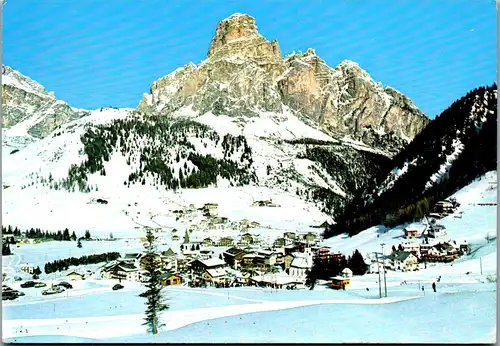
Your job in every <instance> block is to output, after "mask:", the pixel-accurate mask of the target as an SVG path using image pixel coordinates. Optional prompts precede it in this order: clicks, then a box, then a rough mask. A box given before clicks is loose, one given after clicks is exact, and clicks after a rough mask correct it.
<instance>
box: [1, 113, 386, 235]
mask: <svg viewBox="0 0 500 346" xmlns="http://www.w3.org/2000/svg"><path fill="white" fill-rule="evenodd" d="M203 124H206V125H208V126H205V125H203ZM130 126H132V128H133V130H132V131H128V130H126V129H128V128H130ZM162 128H163V129H164V130H161V129H162ZM96 131H97V132H96ZM99 131H101V132H99ZM161 131H164V132H161ZM96 133H97V135H96ZM114 133H115V134H116V133H118V134H119V139H117V140H116V141H114V140H111V139H110V138H112V137H110V136H113V134H114ZM84 134H86V135H88V136H90V137H86V138H87V139H86V140H85V143H87V144H85V145H84V143H83V142H82V139H81V138H82V135H84ZM160 134H161V135H160ZM101 138H102V139H101ZM103 139H104V140H105V141H106V140H108V142H107V144H105V145H104V146H103V147H104V148H108V149H106V150H107V152H106V154H103V155H107V159H106V158H101V160H102V161H101V164H102V168H99V169H98V170H96V171H95V173H91V172H90V171H86V172H87V173H85V174H86V177H87V178H86V180H85V182H84V187H83V190H82V191H84V192H86V193H81V192H79V187H78V184H77V183H75V182H74V181H73V182H72V184H73V185H71V186H70V185H68V183H67V182H68V177H69V176H68V169H69V168H70V167H71V166H72V165H77V166H78V165H79V167H81V169H87V168H85V167H87V166H85V165H86V164H85V162H86V161H87V160H89V153H91V155H92V153H94V154H95V150H94V151H92V150H93V149H89V148H95V145H97V146H98V147H100V145H102V144H100V143H103V142H101V141H102V140H103ZM301 140H305V141H306V143H312V144H304V143H302V142H300V141H301ZM311 141H312V142H311ZM89 143H90V144H89ZM358 146H359V145H357V144H356V143H353V142H344V141H339V140H334V139H333V138H331V137H329V136H327V135H326V134H324V133H323V132H321V131H319V130H317V129H314V128H312V127H309V126H308V125H306V124H305V123H303V122H301V121H300V120H299V119H298V118H297V117H296V116H294V115H293V114H292V113H285V114H274V113H264V114H262V116H259V117H258V118H252V119H248V118H244V117H242V118H235V117H231V118H229V117H224V116H215V115H213V114H210V113H207V114H204V115H202V116H197V115H196V114H193V112H191V111H190V110H189V109H184V110H180V111H178V112H176V113H175V114H173V115H172V116H170V117H168V118H165V117H161V118H151V117H150V116H147V115H146V116H143V115H141V114H139V113H137V112H135V111H133V110H130V109H101V110H96V111H92V112H91V113H90V115H88V116H86V117H83V118H81V119H78V120H75V121H72V122H69V123H67V124H64V125H62V126H61V127H60V129H58V130H56V131H54V132H53V133H52V134H51V135H50V136H48V137H46V138H44V139H42V140H40V141H38V142H36V143H33V144H31V145H29V146H27V147H25V148H24V149H22V150H20V151H18V152H15V153H12V154H10V153H9V151H10V148H6V147H3V150H4V163H5V165H4V166H3V182H4V186H8V188H6V189H4V202H3V206H4V222H6V224H12V225H23V226H25V227H47V228H49V229H53V228H59V227H70V226H69V225H71V227H73V228H77V229H83V228H85V227H88V228H91V229H99V227H103V228H106V229H111V230H112V231H117V230H118V229H119V228H120V227H121V226H120V225H123V227H125V228H128V229H133V228H134V227H136V226H137V225H136V224H135V223H133V222H131V220H130V217H129V216H126V215H125V213H124V210H123V208H124V207H125V206H126V204H129V203H131V201H132V200H133V199H138V200H144V199H149V200H150V203H149V208H151V209H152V210H155V209H156V210H157V211H158V212H159V211H160V210H161V208H162V201H163V200H164V199H165V198H166V197H165V196H169V197H167V199H175V200H178V196H193V197H192V198H193V199H192V200H186V201H185V204H184V206H188V205H189V204H191V203H196V204H197V205H198V204H199V200H200V199H201V200H205V202H210V201H211V200H215V199H218V198H216V197H215V196H216V195H217V194H215V195H212V190H211V189H200V190H191V189H188V190H186V189H185V188H192V187H195V186H196V187H210V186H212V187H215V186H217V187H218V188H219V190H214V191H221V195H223V194H222V190H220V189H221V188H228V189H229V191H233V195H234V196H235V198H236V199H238V198H239V197H236V196H238V194H240V192H238V190H245V191H248V192H246V193H247V194H250V196H251V199H250V200H247V201H246V202H245V203H247V205H246V207H249V206H250V204H251V203H252V202H253V201H254V200H255V199H257V198H262V199H263V200H264V199H269V198H273V199H274V200H278V201H279V200H280V199H285V200H286V199H289V200H290V201H296V202H291V203H292V204H295V203H298V204H299V205H301V207H298V208H299V209H298V211H297V213H296V215H299V214H300V213H301V212H300V211H299V210H304V208H305V209H311V210H316V211H315V212H312V214H311V215H314V216H312V218H311V217H306V219H307V220H308V221H306V222H305V224H304V225H303V226H305V227H308V226H309V225H310V224H314V223H322V222H323V221H325V220H326V219H328V220H330V221H331V217H330V215H327V214H324V213H322V212H324V211H327V210H330V209H331V208H335V207H337V208H340V207H341V206H342V203H345V201H346V200H347V199H348V198H351V196H352V193H353V190H352V186H357V185H362V184H364V183H365V181H366V180H367V179H368V178H369V175H370V172H371V171H370V170H373V169H376V161H375V160H376V159H385V156H383V155H381V153H377V151H375V152H374V150H362V149H360V148H359V147H358ZM160 148H164V149H161V150H160V151H158V150H159V149H160ZM312 149H315V150H316V151H317V152H320V153H323V154H324V155H327V158H328V157H331V158H334V159H335V160H336V161H335V162H336V167H335V168H334V169H333V167H329V166H328V165H327V164H326V162H323V161H322V160H321V157H320V156H314V155H313V154H314V153H316V151H312ZM368 149H369V148H368ZM89 150H90V151H89ZM155 153H156V154H155ZM193 155H194V156H193ZM98 156H99V155H98ZM154 157H156V158H159V159H160V160H161V161H160V162H162V164H164V165H165V167H167V168H166V169H167V170H168V171H169V172H168V173H169V174H170V173H171V174H170V175H168V176H166V177H165V175H162V174H164V173H165V169H163V170H162V171H156V170H155V169H156V168H151V165H150V162H151V159H152V158H154ZM93 158H94V157H93ZM209 158H210V160H212V159H214V160H218V161H217V162H219V163H218V165H219V166H218V170H219V171H218V173H216V174H215V180H211V178H210V179H209V181H208V182H207V181H206V179H207V178H206V177H207V174H208V175H210V174H211V173H210V170H211V168H210V167H209V166H207V165H208V164H209V163H206V161H202V162H201V163H200V162H198V161H199V160H209ZM197 160H198V161H197ZM203 162H205V163H203ZM228 165H229V166H228ZM146 167H149V168H146ZM104 171H105V172H104ZM367 172H368V174H366V173H367ZM103 173H104V174H105V175H103ZM134 175H135V177H134ZM193 176H195V177H194V178H193ZM228 177H230V178H228ZM164 178H165V179H167V178H168V179H170V180H168V181H166V180H164ZM183 179H184V180H183ZM242 179H243V180H242ZM165 184H167V186H165ZM169 184H170V185H169ZM189 184H191V185H189ZM241 184H242V185H249V186H248V188H244V186H242V187H238V185H241ZM183 186H184V188H182V189H181V190H179V191H177V192H174V191H172V189H178V188H180V187H183ZM259 189H260V190H259ZM320 190H322V191H329V193H330V195H327V197H328V198H330V200H328V199H325V197H323V199H321V198H320V197H318V196H317V195H315V194H314V193H315V191H320ZM258 191H265V192H264V193H262V192H258ZM206 194H209V195H211V197H210V198H207V197H206V196H205V195H206ZM230 195H231V194H229V195H227V196H228V197H227V198H228V200H220V201H219V200H218V202H219V203H222V204H224V203H227V202H228V201H232V199H231V197H229V196H230ZM325 195H326V194H325ZM203 196H205V197H203ZM224 196H226V195H224ZM258 196H261V197H258ZM92 198H93V199H97V198H105V199H106V200H108V201H110V204H109V205H107V206H95V205H92V204H91V205H88V204H87V203H88V202H89V201H90V200H92ZM179 198H181V199H182V197H179ZM225 198H226V197H225ZM334 198H337V200H334ZM21 199H22V200H23V201H24V202H21ZM155 199H156V201H155ZM332 200H333V202H331V201H332ZM28 201H29V202H28ZM125 201H127V202H125ZM303 201H305V202H306V203H304V202H303ZM26 203H29V204H30V205H31V206H32V207H33V209H32V217H31V218H30V219H29V222H28V220H26V219H25V218H24V217H23V211H22V210H23V208H24V207H25V206H26ZM229 203H233V202H229ZM280 203H281V202H280ZM283 203H285V202H283ZM328 203H329V204H328ZM21 206H22V207H21ZM286 207H291V206H290V205H289V204H288V202H287V203H286V206H285V205H284V206H283V208H286ZM97 210H99V211H97ZM143 212H147V210H143ZM47 213H49V214H50V215H51V217H50V218H47V217H46V215H47ZM94 213H96V214H95V216H96V217H91V216H93V215H94ZM227 213H228V214H231V213H232V211H231V210H228V211H227ZM97 215H100V216H99V217H98V218H97ZM276 216H277V215H276ZM244 217H245V216H244V215H243V214H242V215H241V218H244ZM283 217H284V218H285V219H289V217H286V216H283ZM105 220H113V222H112V224H113V225H114V226H113V227H111V228H109V227H108V226H105V225H106V221H105ZM120 220H122V221H120ZM121 222H123V224H122V223H121ZM268 223H269V222H268ZM306 224H307V225H306ZM303 226H301V227H303ZM285 227H286V226H281V227H278V228H285Z"/></svg>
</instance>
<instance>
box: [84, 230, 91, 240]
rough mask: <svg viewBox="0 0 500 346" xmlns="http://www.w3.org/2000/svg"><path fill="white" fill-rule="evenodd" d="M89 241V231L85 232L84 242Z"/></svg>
mask: <svg viewBox="0 0 500 346" xmlns="http://www.w3.org/2000/svg"><path fill="white" fill-rule="evenodd" d="M89 239H90V232H89V230H86V231H85V240H89Z"/></svg>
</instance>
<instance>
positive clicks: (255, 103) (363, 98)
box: [138, 13, 430, 153]
mask: <svg viewBox="0 0 500 346" xmlns="http://www.w3.org/2000/svg"><path fill="white" fill-rule="evenodd" d="M285 106H287V107H289V108H290V109H291V110H292V111H293V112H294V113H295V114H296V115H297V116H298V117H304V118H307V119H309V120H312V122H313V123H314V124H315V125H316V126H317V127H318V128H319V129H321V130H322V131H324V132H325V133H327V134H328V135H331V136H334V137H343V136H349V137H351V138H353V139H356V140H361V141H363V142H365V143H366V144H368V145H372V146H375V147H378V148H382V149H386V150H388V151H390V152H393V153H394V152H397V151H398V150H399V149H400V148H401V147H402V146H403V145H404V144H406V143H407V142H409V141H410V140H411V139H413V138H414V137H415V135H416V134H418V133H419V132H420V131H421V130H422V129H423V128H424V127H425V126H426V125H427V124H428V123H429V121H430V120H429V118H427V117H426V116H425V115H424V114H423V113H422V112H421V111H419V110H418V108H417V107H416V106H415V104H414V103H413V102H412V101H411V100H410V99H409V98H408V97H406V96H404V95H403V94H401V93H400V92H398V91H397V90H395V89H393V88H390V87H385V88H384V87H383V86H382V85H381V84H380V83H376V82H374V81H373V79H372V78H371V77H370V76H369V74H368V73H367V72H366V71H364V70H363V69H361V68H360V67H359V65H358V64H356V63H354V62H352V61H347V60H346V61H343V62H341V63H340V64H339V65H338V66H337V67H335V68H332V67H330V66H328V65H327V64H326V63H325V61H324V60H322V59H321V58H320V57H318V56H317V55H316V54H315V51H314V50H313V49H308V50H307V51H306V53H304V54H302V53H299V54H291V55H288V56H286V57H285V58H282V56H281V52H280V48H279V44H278V42H277V41H276V40H273V41H271V42H269V41H268V40H267V39H266V38H264V37H263V36H262V35H261V34H260V33H259V32H258V30H257V25H256V22H255V19H254V18H253V17H251V16H249V15H246V14H239V13H237V14H234V15H232V16H230V17H228V18H226V19H225V20H223V21H221V22H220V23H219V24H218V25H217V29H216V32H215V35H214V37H213V39H212V42H211V44H210V47H209V50H208V53H207V58H206V59H205V60H204V61H203V62H201V63H200V64H198V65H196V64H194V63H189V64H187V65H185V66H183V67H181V68H179V69H177V70H175V71H174V72H172V73H170V74H168V75H166V76H165V77H162V78H160V79H158V80H157V81H155V82H154V83H153V84H152V86H151V88H150V93H149V94H144V96H143V98H142V100H141V102H140V103H139V106H138V109H139V110H140V111H143V112H147V113H151V112H154V113H161V114H170V113H172V112H174V111H178V110H179V109H182V108H191V109H192V110H193V111H195V112H196V113H197V114H199V115H201V114H204V113H207V112H211V113H213V114H215V115H222V114H224V115H229V116H232V117H240V116H241V117H253V116H257V115H258V114H259V113H261V112H275V113H282V112H283V109H284V107H285ZM387 139H389V140H387Z"/></svg>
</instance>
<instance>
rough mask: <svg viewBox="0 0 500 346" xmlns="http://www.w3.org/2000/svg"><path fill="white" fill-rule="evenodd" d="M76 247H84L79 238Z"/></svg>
mask: <svg viewBox="0 0 500 346" xmlns="http://www.w3.org/2000/svg"><path fill="white" fill-rule="evenodd" d="M76 247H77V248H81V247H82V242H81V241H80V239H78V243H77V244H76Z"/></svg>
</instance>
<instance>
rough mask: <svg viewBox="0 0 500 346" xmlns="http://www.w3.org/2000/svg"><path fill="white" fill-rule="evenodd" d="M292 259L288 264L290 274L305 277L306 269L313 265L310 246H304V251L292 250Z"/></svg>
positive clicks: (308, 269)
mask: <svg viewBox="0 0 500 346" xmlns="http://www.w3.org/2000/svg"><path fill="white" fill-rule="evenodd" d="M293 256H294V258H293V260H292V263H291V264H290V275H292V276H298V277H305V276H306V275H307V273H306V272H307V271H310V270H311V269H312V266H313V254H312V252H311V249H310V248H306V249H305V252H304V253H301V252H294V253H293Z"/></svg>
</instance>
